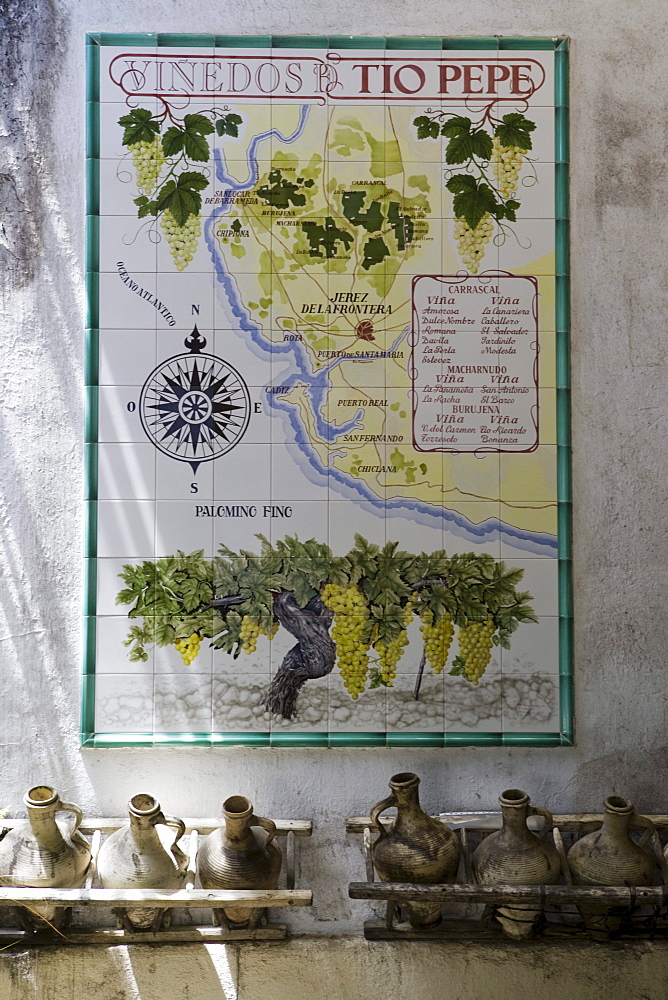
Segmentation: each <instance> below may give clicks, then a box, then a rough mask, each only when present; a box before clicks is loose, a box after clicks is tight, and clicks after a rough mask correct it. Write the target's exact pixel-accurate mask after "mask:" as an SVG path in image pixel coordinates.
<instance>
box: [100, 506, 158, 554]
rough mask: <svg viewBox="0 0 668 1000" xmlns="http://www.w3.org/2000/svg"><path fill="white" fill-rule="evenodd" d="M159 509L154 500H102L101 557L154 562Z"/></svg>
mask: <svg viewBox="0 0 668 1000" xmlns="http://www.w3.org/2000/svg"><path fill="white" fill-rule="evenodd" d="M155 521H156V505H155V502H154V501H152V500H131V501H129V500H100V502H99V503H98V505H97V554H98V557H99V558H101V559H104V558H115V557H118V556H119V555H120V556H123V557H125V558H127V559H152V558H153V553H154V552H155Z"/></svg>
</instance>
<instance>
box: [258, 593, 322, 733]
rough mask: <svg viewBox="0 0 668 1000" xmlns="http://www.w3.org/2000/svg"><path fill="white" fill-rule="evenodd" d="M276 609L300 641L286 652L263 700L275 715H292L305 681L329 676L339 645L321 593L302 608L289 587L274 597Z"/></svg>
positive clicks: (283, 621)
mask: <svg viewBox="0 0 668 1000" xmlns="http://www.w3.org/2000/svg"><path fill="white" fill-rule="evenodd" d="M273 610H274V615H275V616H276V618H278V620H279V622H280V623H281V625H282V626H283V628H285V629H287V631H288V632H290V633H291V634H292V635H294V637H295V638H296V639H297V640H298V642H297V645H296V646H293V647H292V649H290V650H289V651H288V652H287V653H286V655H285V658H284V660H283V662H282V663H281V666H280V667H279V670H278V673H277V674H276V676H275V677H274V679H273V681H272V682H271V685H270V687H269V691H268V692H267V697H266V699H265V703H264V704H265V708H266V709H267V711H268V712H271V714H272V715H280V716H281V717H282V718H284V719H292V718H294V716H295V713H296V711H297V699H298V697H299V692H300V690H301V688H302V686H303V685H304V684H305V683H306V681H308V680H313V679H314V678H316V677H326V676H327V674H329V673H331V672H332V670H333V669H334V663H335V660H336V646H335V645H334V642H333V640H332V639H331V637H330V635H329V628H330V625H331V624H332V617H333V616H332V612H331V611H329V610H328V609H327V608H326V607H325V605H324V604H323V603H322V601H321V600H320V598H319V597H317V596H316V597H313V598H311V600H310V601H309V602H308V604H307V605H306V607H304V608H300V607H299V605H298V604H297V601H296V600H295V596H294V594H292V593H291V592H290V591H286V590H284V591H281V593H280V594H278V595H277V596H276V597H275V598H274V609H273Z"/></svg>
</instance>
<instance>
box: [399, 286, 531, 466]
mask: <svg viewBox="0 0 668 1000" xmlns="http://www.w3.org/2000/svg"><path fill="white" fill-rule="evenodd" d="M537 302H538V283H537V281H536V279H535V278H533V277H519V276H512V275H507V276H505V277H503V276H500V275H499V276H497V277H495V278H490V277H465V278H459V279H457V278H453V277H450V278H448V277H438V276H437V277H433V276H431V275H425V276H420V277H418V278H415V279H414V281H413V329H412V333H411V344H412V347H413V353H412V365H413V370H412V376H413V393H414V395H413V405H414V412H413V441H414V445H415V447H416V448H417V449H419V450H420V451H443V452H449V453H454V454H457V453H459V452H472V453H474V454H475V453H479V452H481V451H484V452H522V451H534V450H535V449H536V448H537V447H538V444H539V431H538V414H539V409H540V406H539V385H538V350H539V342H538V313H537Z"/></svg>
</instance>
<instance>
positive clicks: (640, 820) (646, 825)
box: [631, 813, 656, 847]
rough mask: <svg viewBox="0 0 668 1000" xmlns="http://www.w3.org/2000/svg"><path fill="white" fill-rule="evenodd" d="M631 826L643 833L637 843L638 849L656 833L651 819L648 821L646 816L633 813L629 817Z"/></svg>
mask: <svg viewBox="0 0 668 1000" xmlns="http://www.w3.org/2000/svg"><path fill="white" fill-rule="evenodd" d="M631 826H635V827H640V828H641V829H644V831H645V832H644V833H643V835H642V837H641V838H640V840H639V841H638V846H639V847H644V846H645V844H646V843H647V841H648V840H649V839H650V837H651V836H652V834H653V833H655V832H656V827H655V826H654V823H652V821H651V819H648V818H647V816H638V814H637V813H634V814H633V816H632V817H631Z"/></svg>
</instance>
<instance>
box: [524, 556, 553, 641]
mask: <svg viewBox="0 0 668 1000" xmlns="http://www.w3.org/2000/svg"><path fill="white" fill-rule="evenodd" d="M513 567H516V568H517V569H523V570H524V576H523V577H522V580H521V582H520V584H519V589H520V590H522V591H528V592H529V593H530V594H531V595H532V600H531V601H530V602H529V603H530V604H531V607H532V608H533V609H534V611H535V612H536V614H537V615H538V616H539V617H542V616H546V617H549V616H556V615H558V614H559V601H558V593H559V591H558V579H559V577H558V574H559V564H558V562H557V560H556V559H514V560H513ZM526 627H527V628H529V626H526Z"/></svg>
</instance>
